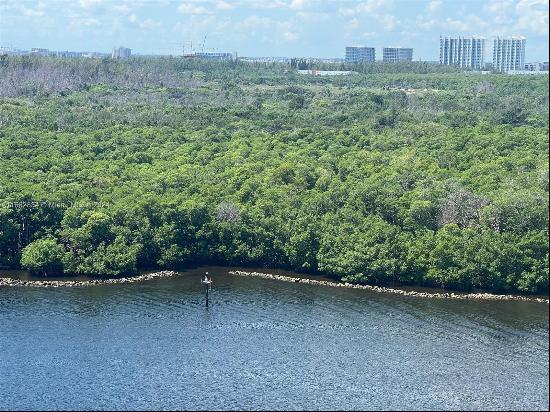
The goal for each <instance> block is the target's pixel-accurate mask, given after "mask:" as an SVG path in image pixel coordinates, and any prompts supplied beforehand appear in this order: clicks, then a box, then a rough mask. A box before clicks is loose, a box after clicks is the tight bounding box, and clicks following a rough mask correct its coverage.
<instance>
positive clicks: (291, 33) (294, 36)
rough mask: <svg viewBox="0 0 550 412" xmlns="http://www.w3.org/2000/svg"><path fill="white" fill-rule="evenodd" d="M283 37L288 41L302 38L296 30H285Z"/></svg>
mask: <svg viewBox="0 0 550 412" xmlns="http://www.w3.org/2000/svg"><path fill="white" fill-rule="evenodd" d="M283 38H284V39H285V40H286V41H295V40H298V39H299V38H300V35H299V34H298V33H296V32H295V31H285V32H283Z"/></svg>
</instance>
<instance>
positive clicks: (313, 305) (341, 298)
mask: <svg viewBox="0 0 550 412" xmlns="http://www.w3.org/2000/svg"><path fill="white" fill-rule="evenodd" d="M205 270H208V271H209V272H210V274H211V275H212V276H213V280H214V286H213V290H212V294H211V306H210V308H208V309H206V308H205V307H204V296H203V293H202V289H201V286H200V282H199V278H200V275H201V274H202V273H204V271H205ZM226 272H227V268H212V267H211V268H203V269H201V270H191V271H188V272H186V273H184V274H183V276H181V277H178V278H175V279H165V280H159V281H152V282H147V283H142V284H123V285H105V286H96V287H87V288H76V289H62V288H61V289H38V288H37V289H34V288H29V289H25V288H0V409H68V408H75V409H90V408H95V409H97V408H100V409H113V408H114V409H155V408H156V409H243V408H244V409H268V408H275V409H411V408H422V409H478V408H479V409H526V408H534V409H548V306H546V305H544V304H538V303H528V302H483V301H479V302H473V301H451V300H439V299H418V298H412V297H402V296H396V295H385V294H377V293H370V292H368V291H363V290H354V289H335V288H326V287H320V286H313V285H304V284H300V285H296V284H292V283H285V282H277V281H271V280H265V279H257V278H243V277H233V276H229V275H227V274H226Z"/></svg>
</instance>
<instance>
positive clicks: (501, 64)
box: [493, 36, 525, 73]
mask: <svg viewBox="0 0 550 412" xmlns="http://www.w3.org/2000/svg"><path fill="white" fill-rule="evenodd" d="M524 64H525V37H520V36H514V37H497V38H496V39H495V40H494V42H493V70H496V71H498V72H505V73H506V72H509V71H512V70H523V68H524Z"/></svg>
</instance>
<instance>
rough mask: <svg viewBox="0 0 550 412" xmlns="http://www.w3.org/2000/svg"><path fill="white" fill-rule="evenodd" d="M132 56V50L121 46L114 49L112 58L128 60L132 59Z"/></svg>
mask: <svg viewBox="0 0 550 412" xmlns="http://www.w3.org/2000/svg"><path fill="white" fill-rule="evenodd" d="M131 54H132V49H128V48H126V47H122V46H120V47H117V48H115V49H113V54H112V55H111V57H112V58H113V59H126V58H128V57H130V56H131Z"/></svg>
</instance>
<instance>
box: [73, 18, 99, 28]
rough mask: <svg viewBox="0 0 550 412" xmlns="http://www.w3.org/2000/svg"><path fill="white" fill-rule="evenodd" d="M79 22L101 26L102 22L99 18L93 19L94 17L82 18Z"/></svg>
mask: <svg viewBox="0 0 550 412" xmlns="http://www.w3.org/2000/svg"><path fill="white" fill-rule="evenodd" d="M78 23H79V24H80V25H82V26H88V27H93V26H101V23H100V22H99V20H98V19H92V18H90V19H80V20H79V22H78Z"/></svg>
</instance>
